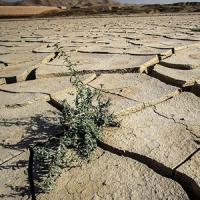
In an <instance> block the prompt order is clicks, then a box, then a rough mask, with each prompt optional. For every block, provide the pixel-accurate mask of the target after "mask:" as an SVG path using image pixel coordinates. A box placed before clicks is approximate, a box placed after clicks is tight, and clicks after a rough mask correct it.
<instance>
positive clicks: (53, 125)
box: [0, 111, 62, 199]
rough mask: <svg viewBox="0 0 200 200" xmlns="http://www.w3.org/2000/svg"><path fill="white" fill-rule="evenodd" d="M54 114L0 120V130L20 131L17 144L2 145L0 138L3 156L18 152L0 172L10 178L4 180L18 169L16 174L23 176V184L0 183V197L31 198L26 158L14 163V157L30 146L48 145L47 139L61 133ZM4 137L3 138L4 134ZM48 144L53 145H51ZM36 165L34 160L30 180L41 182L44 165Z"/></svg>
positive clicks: (3, 141)
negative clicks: (46, 143) (0, 187)
mask: <svg viewBox="0 0 200 200" xmlns="http://www.w3.org/2000/svg"><path fill="white" fill-rule="evenodd" d="M56 114H57V113H54V112H52V111H51V112H49V111H48V114H47V113H45V114H37V115H35V116H32V117H29V118H21V119H16V118H13V119H9V120H8V119H2V120H1V121H0V127H3V128H4V129H7V128H8V130H10V129H9V128H12V127H13V132H16V133H18V131H17V129H19V130H23V132H22V133H21V135H20V137H18V141H15V142H12V143H8V142H5V141H6V140H2V139H1V141H0V148H1V149H2V152H3V153H4V152H5V154H6V153H8V155H10V154H11V153H9V152H13V151H14V152H15V151H16V152H18V151H19V154H18V155H16V156H13V157H12V158H11V159H8V160H6V161H5V162H3V163H2V164H1V165H0V173H7V174H8V173H9V174H10V177H8V179H12V174H13V173H15V171H16V170H18V171H19V173H24V172H25V175H26V180H25V183H24V180H23V179H22V180H20V181H19V183H20V184H19V183H18V184H16V185H15V183H16V182H15V181H13V182H14V184H9V183H8V182H10V181H8V182H7V181H3V183H4V184H2V187H3V188H4V191H5V193H3V192H2V194H1V195H0V198H9V199H12V198H13V199H16V198H22V197H24V198H25V197H26V198H31V188H30V186H29V176H28V170H29V160H28V157H27V158H25V159H20V158H19V159H20V160H17V158H18V157H19V156H20V155H21V154H23V153H24V152H27V149H28V148H29V147H30V146H35V145H38V144H40V145H41V144H45V142H48V141H49V140H51V138H53V137H54V136H56V135H58V134H60V133H61V131H62V128H61V126H60V122H59V118H58V116H56ZM3 134H4V133H3ZM6 134H9V132H7V133H6ZM14 134H15V133H14ZM4 138H6V136H5V135H4ZM52 145H54V144H53V143H52ZM55 145H56V144H55ZM20 152H21V153H20ZM11 155H12V154H11ZM14 158H15V159H14ZM16 160H17V161H16ZM38 162H40V161H38V160H37V159H36V158H34V163H33V176H34V180H40V179H42V177H43V176H45V174H46V173H47V171H48V169H47V163H42V164H41V163H40V166H41V167H39V168H38ZM10 163H11V164H10ZM13 178H14V177H13ZM5 182H6V183H5ZM11 182H12V181H11ZM7 183H8V184H7ZM6 190H7V191H6ZM10 191H13V192H10Z"/></svg>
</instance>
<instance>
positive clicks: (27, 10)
mask: <svg viewBox="0 0 200 200" xmlns="http://www.w3.org/2000/svg"><path fill="white" fill-rule="evenodd" d="M50 10H59V9H58V8H57V7H48V6H0V16H15V15H16V16H18V15H35V14H40V13H42V12H45V11H50Z"/></svg>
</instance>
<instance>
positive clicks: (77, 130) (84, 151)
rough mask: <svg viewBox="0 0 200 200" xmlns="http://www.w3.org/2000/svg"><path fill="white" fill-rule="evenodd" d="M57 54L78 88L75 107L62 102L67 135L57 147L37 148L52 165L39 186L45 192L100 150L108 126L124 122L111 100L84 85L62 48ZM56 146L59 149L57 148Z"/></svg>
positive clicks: (63, 136) (98, 91)
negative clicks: (69, 167) (113, 110)
mask: <svg viewBox="0 0 200 200" xmlns="http://www.w3.org/2000/svg"><path fill="white" fill-rule="evenodd" d="M56 51H57V53H58V54H59V56H60V57H62V58H64V62H65V63H66V65H67V67H68V69H69V70H70V72H71V74H72V77H71V83H72V85H74V86H75V87H76V92H75V97H74V102H73V105H70V104H69V103H68V102H67V100H64V101H63V102H62V105H63V110H62V115H61V119H60V122H61V125H62V128H63V133H62V134H61V136H60V137H59V138H56V140H55V141H56V143H57V145H53V147H50V146H49V147H38V146H36V147H34V152H35V154H36V156H37V158H39V159H42V160H46V161H48V163H49V168H48V174H47V176H46V177H45V179H43V180H42V181H40V182H37V185H38V186H39V188H40V189H42V190H43V191H44V192H48V191H50V190H51V189H52V188H53V186H54V184H55V180H56V178H57V177H58V175H59V174H60V173H61V169H62V168H63V167H66V166H67V165H70V163H71V162H77V161H82V160H88V159H89V158H90V155H91V152H92V151H93V150H95V148H96V147H97V142H98V140H100V139H101V138H102V131H103V128H104V127H108V126H120V122H119V121H117V119H116V117H115V116H114V115H113V114H112V113H110V112H109V107H110V105H111V101H110V99H104V98H103V96H102V86H101V87H100V89H96V88H91V87H88V86H86V85H84V84H83V83H82V81H81V78H80V75H79V74H78V73H77V71H76V70H75V69H74V68H75V65H74V64H73V63H72V62H71V61H70V59H69V57H68V56H67V55H66V54H65V52H63V51H62V50H61V49H60V48H59V47H58V45H56ZM55 146H56V147H55Z"/></svg>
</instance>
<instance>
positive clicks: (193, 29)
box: [191, 27, 200, 32]
mask: <svg viewBox="0 0 200 200" xmlns="http://www.w3.org/2000/svg"><path fill="white" fill-rule="evenodd" d="M191 31H195V32H200V27H196V28H192V29H191Z"/></svg>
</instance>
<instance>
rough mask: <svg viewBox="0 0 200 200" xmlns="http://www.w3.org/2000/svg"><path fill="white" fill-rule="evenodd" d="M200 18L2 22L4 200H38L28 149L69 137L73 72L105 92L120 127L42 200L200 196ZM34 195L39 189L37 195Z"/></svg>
mask: <svg viewBox="0 0 200 200" xmlns="http://www.w3.org/2000/svg"><path fill="white" fill-rule="evenodd" d="M199 21H200V15H199V14H198V13H196V14H189V15H182V16H180V15H179V16H178V15H177V16H176V15H174V16H148V17H134V16H132V17H131V16H128V17H127V16H123V17H122V16H115V17H110V18H109V17H104V18H103V17H101V18H100V17H99V18H98V17H96V18H55V19H34V20H9V21H6V20H1V21H0V24H1V26H0V136H1V137H0V144H1V145H0V177H1V178H0V197H1V198H2V199H17V200H18V199H32V198H33V197H32V194H31V188H30V183H29V181H30V179H29V176H28V169H30V167H31V166H30V163H29V156H30V155H29V150H28V147H29V146H30V145H34V144H38V143H39V142H45V141H47V140H48V139H49V138H50V137H52V136H54V135H55V134H58V133H59V132H60V130H61V127H60V123H59V114H60V111H59V108H60V106H61V104H60V102H61V100H63V99H67V100H68V101H69V102H72V100H73V99H72V96H70V95H69V92H72V91H74V88H73V87H72V86H71V84H70V73H69V71H68V70H67V68H66V66H65V64H64V63H63V60H60V59H59V58H58V57H57V55H56V54H55V53H54V47H53V45H54V44H55V43H57V42H60V46H61V47H62V48H63V49H64V51H65V52H66V53H67V54H68V55H69V56H70V57H71V60H72V62H73V63H77V70H78V71H79V72H81V73H82V74H83V77H82V79H83V82H84V84H88V85H90V86H92V87H100V84H104V85H103V89H104V96H105V97H108V98H111V100H112V102H113V104H112V107H111V111H112V112H114V113H115V114H116V115H117V116H118V117H119V118H120V119H122V124H121V127H120V128H108V129H106V130H105V132H104V138H103V140H102V141H99V145H98V148H97V150H96V151H95V152H94V153H93V155H92V158H91V161H90V162H89V163H84V164H83V165H82V166H79V167H78V166H77V167H74V168H71V169H70V170H69V169H63V170H62V174H61V176H60V177H59V178H58V179H57V184H56V186H55V188H54V190H53V191H52V192H50V193H49V194H42V193H36V194H35V197H36V199H38V200H45V199H48V200H51V199H66V200H72V199H74V200H79V199H83V200H100V199H107V200H110V199H116V200H119V199H120V200H127V199H133V200H137V199H138V200H143V199H162V200H163V199H166V200H167V199H168V200H169V199H173V200H174V199H177V200H186V199H190V200H193V199H194V200H199V199H200V168H199V165H200V98H199V96H200V32H193V31H191V28H195V27H196V26H198V25H199ZM32 189H33V188H32Z"/></svg>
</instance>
